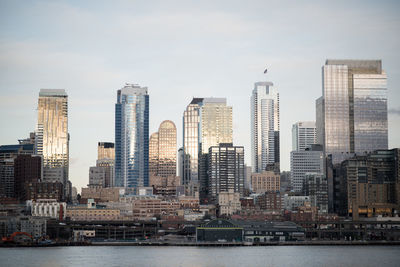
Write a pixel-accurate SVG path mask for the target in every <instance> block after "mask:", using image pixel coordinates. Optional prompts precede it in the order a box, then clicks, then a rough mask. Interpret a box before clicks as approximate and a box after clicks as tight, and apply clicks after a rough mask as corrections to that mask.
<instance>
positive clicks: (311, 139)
mask: <svg viewBox="0 0 400 267" xmlns="http://www.w3.org/2000/svg"><path fill="white" fill-rule="evenodd" d="M316 141H317V140H316V127H315V121H299V122H296V123H295V124H293V126H292V150H293V151H299V150H305V149H306V148H307V147H310V146H311V145H312V144H316Z"/></svg>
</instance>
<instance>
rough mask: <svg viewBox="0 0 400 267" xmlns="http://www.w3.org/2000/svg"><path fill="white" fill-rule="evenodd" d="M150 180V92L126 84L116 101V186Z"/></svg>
mask: <svg viewBox="0 0 400 267" xmlns="http://www.w3.org/2000/svg"><path fill="white" fill-rule="evenodd" d="M148 183H149V95H148V93H147V87H140V86H138V85H134V84H126V85H125V86H124V87H123V88H122V89H120V90H118V94H117V103H116V104H115V186H117V187H130V188H137V187H139V186H148Z"/></svg>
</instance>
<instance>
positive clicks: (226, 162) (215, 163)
mask: <svg viewBox="0 0 400 267" xmlns="http://www.w3.org/2000/svg"><path fill="white" fill-rule="evenodd" d="M207 161H208V181H207V186H206V188H207V189H208V191H207V193H208V196H209V199H210V200H211V201H215V200H216V199H217V197H218V195H219V194H220V193H221V192H229V190H232V191H233V192H235V193H239V196H241V197H242V196H243V192H244V148H243V147H242V146H233V145H232V143H226V144H225V143H222V144H219V146H211V147H210V148H209V152H208V160H207Z"/></svg>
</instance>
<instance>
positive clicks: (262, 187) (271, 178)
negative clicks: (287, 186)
mask: <svg viewBox="0 0 400 267" xmlns="http://www.w3.org/2000/svg"><path fill="white" fill-rule="evenodd" d="M280 181H281V178H280V175H279V173H275V172H273V171H263V172H262V173H252V174H251V186H252V189H253V192H255V193H257V194H262V193H264V192H276V191H279V190H280V187H281V183H280Z"/></svg>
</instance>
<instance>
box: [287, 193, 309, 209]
mask: <svg viewBox="0 0 400 267" xmlns="http://www.w3.org/2000/svg"><path fill="white" fill-rule="evenodd" d="M306 203H310V197H309V196H290V195H288V194H285V195H284V208H285V210H289V211H294V210H296V209H297V208H298V207H301V206H305V204H306Z"/></svg>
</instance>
